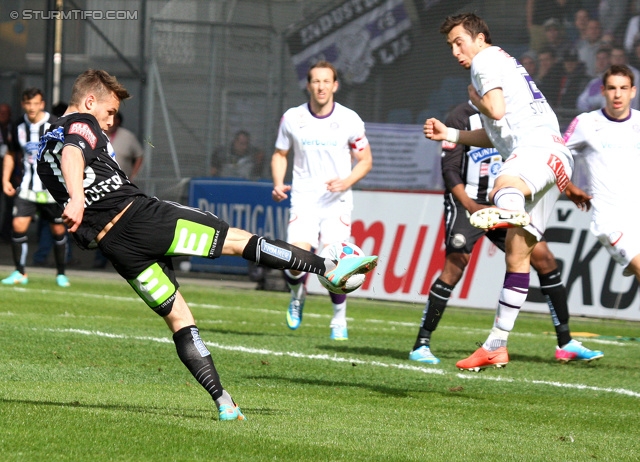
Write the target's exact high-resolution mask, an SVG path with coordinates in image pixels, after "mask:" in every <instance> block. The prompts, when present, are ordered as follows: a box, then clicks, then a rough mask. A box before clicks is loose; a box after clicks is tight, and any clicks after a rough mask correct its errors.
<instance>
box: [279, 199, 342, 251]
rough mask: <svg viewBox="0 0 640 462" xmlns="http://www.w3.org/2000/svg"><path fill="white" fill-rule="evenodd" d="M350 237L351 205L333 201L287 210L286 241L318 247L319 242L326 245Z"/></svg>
mask: <svg viewBox="0 0 640 462" xmlns="http://www.w3.org/2000/svg"><path fill="white" fill-rule="evenodd" d="M350 237H351V206H347V205H346V204H345V203H343V202H335V203H333V204H331V205H330V206H323V207H314V206H309V205H307V206H298V207H291V210H290V211H289V226H288V228H287V242H288V243H290V244H292V243H294V242H307V243H309V244H311V247H314V248H316V249H319V245H320V243H322V244H323V245H328V244H331V243H333V242H338V241H348V240H349V238H350Z"/></svg>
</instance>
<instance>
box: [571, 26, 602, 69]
mask: <svg viewBox="0 0 640 462" xmlns="http://www.w3.org/2000/svg"><path fill="white" fill-rule="evenodd" d="M605 45H606V44H605V43H604V42H603V40H602V29H601V28H600V21H598V20H597V19H590V20H589V22H588V23H587V29H586V33H585V37H584V39H580V40H578V42H577V43H576V49H577V50H578V56H579V57H580V61H582V62H583V63H584V64H585V65H586V66H587V74H589V75H590V76H591V77H597V76H598V71H597V70H596V53H597V52H598V50H599V49H600V48H602V47H603V46H605Z"/></svg>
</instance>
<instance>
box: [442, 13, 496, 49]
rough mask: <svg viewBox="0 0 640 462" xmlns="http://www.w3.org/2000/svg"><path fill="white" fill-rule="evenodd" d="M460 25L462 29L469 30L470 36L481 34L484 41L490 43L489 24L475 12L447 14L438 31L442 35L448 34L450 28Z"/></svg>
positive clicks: (474, 36)
mask: <svg viewBox="0 0 640 462" xmlns="http://www.w3.org/2000/svg"><path fill="white" fill-rule="evenodd" d="M460 25H461V26H462V27H463V28H464V30H466V31H467V32H469V35H471V38H474V39H475V38H476V37H477V36H478V34H483V35H484V42H485V43H486V44H488V45H491V33H490V32H489V26H487V23H486V22H484V19H482V18H481V17H480V16H478V15H476V14H475V13H462V14H459V15H456V16H447V18H446V19H445V20H444V22H443V23H442V25H441V26H440V33H441V34H442V35H449V32H451V29H453V28H454V27H456V26H460Z"/></svg>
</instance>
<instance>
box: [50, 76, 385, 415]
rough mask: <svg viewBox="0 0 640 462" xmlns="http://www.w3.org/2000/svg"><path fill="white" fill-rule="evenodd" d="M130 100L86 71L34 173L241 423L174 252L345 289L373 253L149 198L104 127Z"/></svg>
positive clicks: (83, 240) (80, 236)
mask: <svg viewBox="0 0 640 462" xmlns="http://www.w3.org/2000/svg"><path fill="white" fill-rule="evenodd" d="M128 97H129V93H128V92H127V90H126V89H125V88H124V87H123V86H122V85H121V84H120V83H119V82H118V81H117V80H116V78H115V77H113V76H111V75H109V74H108V73H107V72H105V71H101V70H88V71H86V72H84V73H83V74H81V75H80V76H79V77H78V78H77V79H76V82H75V83H74V85H73V89H72V90H71V98H70V101H69V108H68V110H67V112H66V113H65V114H64V115H63V116H62V117H61V118H60V119H59V120H58V121H57V122H55V123H53V124H52V125H51V127H50V129H49V131H48V132H47V133H45V135H44V136H43V137H42V138H41V141H40V147H39V155H38V173H39V174H40V178H41V179H42V182H43V183H44V184H45V186H46V187H47V189H48V190H49V191H50V192H51V194H52V195H53V197H54V198H55V199H56V201H57V202H58V203H59V204H60V205H62V206H63V207H64V212H63V215H62V217H63V219H64V222H65V224H66V225H67V226H68V228H69V231H70V232H71V234H72V235H73V237H74V238H75V240H76V242H77V243H78V245H79V246H80V247H82V248H84V249H87V248H91V247H94V246H96V245H97V247H99V248H100V250H101V251H102V253H103V254H104V256H105V257H107V258H108V259H109V260H110V261H111V263H112V264H113V267H114V268H115V269H116V271H117V272H118V273H119V274H120V275H121V276H122V277H123V278H124V279H126V281H127V282H128V283H129V284H130V285H131V287H132V288H133V289H134V290H135V291H136V292H137V293H138V295H139V296H140V298H142V299H143V300H144V301H145V303H146V304H147V305H148V306H149V307H150V308H151V309H152V310H153V311H155V312H156V313H157V314H158V315H160V316H162V318H163V319H164V320H165V322H166V323H167V326H168V327H169V329H170V330H171V332H172V333H173V341H174V343H175V345H176V350H177V353H178V357H179V358H180V360H181V361H182V362H183V363H184V365H185V366H186V367H187V368H188V369H189V371H190V372H191V373H192V374H193V376H194V377H195V379H196V380H197V381H198V383H200V385H202V387H203V388H204V389H205V390H206V391H207V392H209V394H210V395H211V397H212V398H213V400H214V402H215V404H216V406H217V408H218V412H219V416H220V420H244V415H243V414H242V412H241V411H240V408H239V407H238V406H237V405H236V403H235V402H234V401H233V399H232V398H231V396H230V395H229V393H227V391H226V390H225V389H224V388H223V387H222V384H221V383H220V377H219V376H218V373H217V372H216V368H215V366H214V364H213V360H212V358H211V354H210V352H209V350H208V349H207V347H206V346H205V344H204V342H203V341H202V339H201V338H200V334H199V331H198V328H197V327H196V323H195V320H194V317H193V315H192V313H191V310H190V309H189V307H188V306H187V303H186V302H185V300H184V298H182V295H181V294H180V292H179V291H178V287H179V285H178V282H177V280H176V277H175V273H174V270H173V264H172V260H171V257H172V256H177V255H189V256H191V255H195V256H200V257H206V258H217V257H219V256H221V255H236V256H242V257H243V258H245V259H246V260H249V261H252V262H257V263H260V264H262V265H265V266H268V267H271V268H276V269H288V268H293V269H301V268H305V271H309V272H312V273H315V274H320V275H324V276H325V277H326V278H327V279H329V281H330V282H331V283H332V284H333V285H335V286H337V287H342V286H343V285H344V283H345V282H346V281H347V279H348V278H349V277H350V276H351V275H353V274H359V273H366V272H368V271H371V270H372V269H373V268H374V267H375V266H376V263H377V259H378V257H376V256H372V257H354V258H348V259H343V260H340V261H339V262H334V261H331V260H329V259H324V258H321V257H319V256H317V255H314V254H312V253H310V252H307V251H305V250H302V249H299V248H297V247H294V246H292V245H289V244H287V243H286V242H283V241H279V240H271V239H267V238H264V237H259V236H255V235H252V234H250V233H248V232H247V231H244V230H241V229H237V228H231V227H229V224H228V223H226V222H224V221H222V220H220V219H219V218H218V217H216V216H215V215H213V214H212V213H210V212H204V211H202V210H199V209H195V208H191V207H186V206H183V205H180V204H177V203H174V202H167V201H161V200H158V199H157V198H152V197H148V196H146V195H145V194H144V193H143V192H142V191H140V190H139V189H138V188H137V187H136V186H135V185H134V184H132V183H131V182H130V181H129V179H128V178H127V177H126V175H125V174H124V173H123V171H122V170H121V169H120V166H119V165H118V163H117V162H116V160H115V154H114V152H113V148H112V147H111V143H110V142H109V139H108V137H107V135H105V133H104V131H107V129H108V128H109V127H110V126H111V125H112V124H113V119H114V115H115V114H116V113H117V112H118V108H119V107H120V102H121V101H122V100H123V99H126V98H128Z"/></svg>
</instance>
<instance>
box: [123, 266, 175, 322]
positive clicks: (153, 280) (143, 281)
mask: <svg viewBox="0 0 640 462" xmlns="http://www.w3.org/2000/svg"><path fill="white" fill-rule="evenodd" d="M127 282H128V283H129V284H130V285H131V287H133V290H135V291H136V292H137V294H138V296H140V298H141V299H142V300H144V302H145V303H146V304H147V306H148V307H149V308H151V309H152V310H153V311H155V312H156V313H157V314H158V315H160V316H163V317H164V316H167V315H168V314H169V313H171V309H172V308H173V302H174V301H175V299H176V291H177V288H176V286H175V285H174V284H173V282H171V279H169V277H168V276H167V275H166V274H165V273H164V271H163V270H162V268H161V267H160V265H158V264H157V263H154V264H153V265H151V266H149V267H148V268H147V269H146V270H144V271H143V272H142V273H140V274H139V275H138V277H136V278H135V279H129V280H127Z"/></svg>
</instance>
